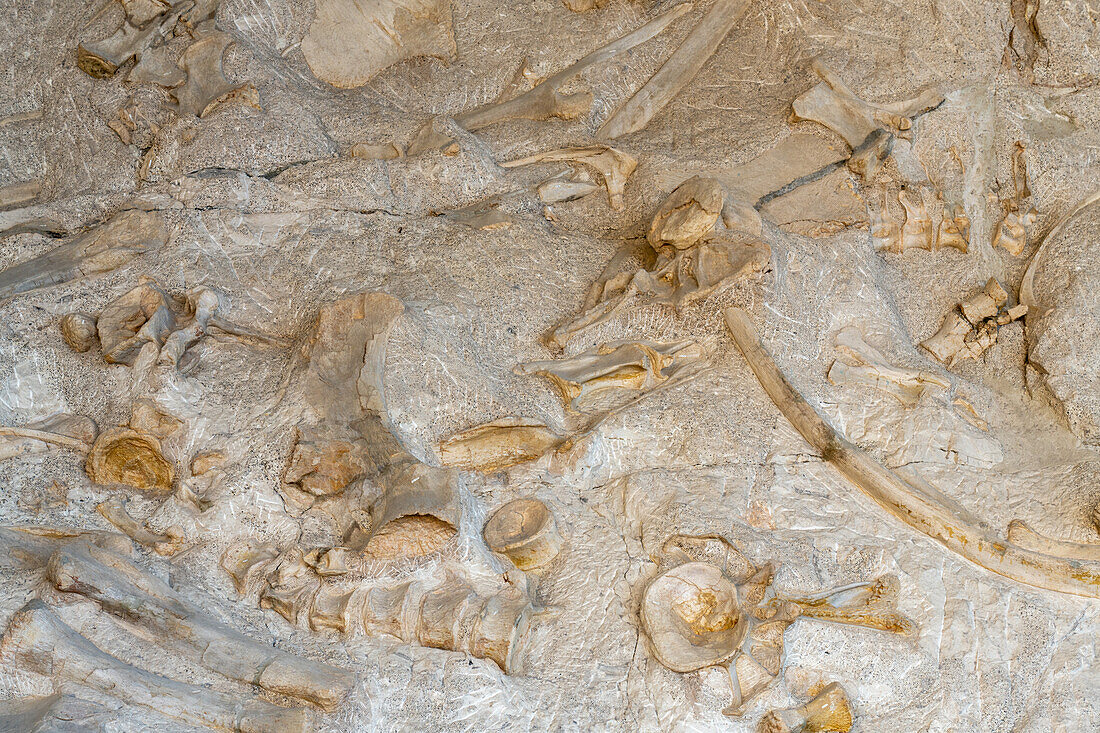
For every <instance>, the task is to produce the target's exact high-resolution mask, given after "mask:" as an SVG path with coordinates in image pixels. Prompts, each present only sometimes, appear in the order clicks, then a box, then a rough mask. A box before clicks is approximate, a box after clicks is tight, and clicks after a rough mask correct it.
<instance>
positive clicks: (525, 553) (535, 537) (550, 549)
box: [482, 497, 563, 571]
mask: <svg viewBox="0 0 1100 733" xmlns="http://www.w3.org/2000/svg"><path fill="white" fill-rule="evenodd" d="M482 536H483V537H484V538H485V544H487V545H488V546H489V549H490V550H492V551H493V552H499V553H501V554H502V555H506V556H507V557H508V559H509V560H511V561H512V562H513V563H514V564H515V566H516V567H517V568H519V569H520V570H524V571H526V570H534V569H536V568H540V567H543V566H544V565H547V564H549V563H550V562H551V561H553V559H554V558H555V557H557V556H558V553H560V552H561V549H562V544H563V540H562V536H561V533H560V532H559V531H558V523H557V520H556V519H555V518H554V513H553V512H552V511H550V509H549V507H547V506H546V504H544V503H542V502H541V501H539V500H538V499H535V498H531V497H528V498H524V499H516V500H514V501H510V502H508V503H507V504H504V505H503V506H500V507H499V508H497V510H496V511H494V512H493V513H492V514H491V515H490V516H489V519H487V520H486V521H485V528H484V529H483V530H482Z"/></svg>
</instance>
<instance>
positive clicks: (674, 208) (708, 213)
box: [646, 176, 726, 249]
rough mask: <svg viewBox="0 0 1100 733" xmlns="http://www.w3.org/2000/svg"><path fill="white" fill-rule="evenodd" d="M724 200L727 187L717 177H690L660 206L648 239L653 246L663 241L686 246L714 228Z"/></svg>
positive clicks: (683, 247) (647, 236)
mask: <svg viewBox="0 0 1100 733" xmlns="http://www.w3.org/2000/svg"><path fill="white" fill-rule="evenodd" d="M725 200H726V192H725V189H723V188H722V184H721V183H720V182H719V181H718V180H716V179H714V178H706V177H703V176H694V177H692V178H689V179H688V180H686V181H684V182H683V183H681V184H680V185H679V186H677V187H676V188H675V190H673V191H672V193H670V194H669V195H668V198H666V199H665V200H664V202H663V203H662V204H661V206H660V207H659V208H658V209H657V213H656V214H654V216H653V221H652V222H651V223H650V225H649V232H648V233H647V234H646V239H647V240H648V241H649V243H650V244H651V245H653V248H654V249H659V248H660V247H661V245H663V244H671V245H672V246H673V247H675V248H676V249H687V248H688V247H690V246H692V245H693V244H695V243H697V242H698V241H699V240H701V239H703V237H705V236H706V235H707V234H708V233H709V232H710V231H711V230H713V229H714V225H715V224H717V223H718V217H719V216H721V214H722V207H723V204H724V202H725Z"/></svg>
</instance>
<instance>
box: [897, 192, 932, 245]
mask: <svg viewBox="0 0 1100 733" xmlns="http://www.w3.org/2000/svg"><path fill="white" fill-rule="evenodd" d="M898 203H900V204H901V207H902V208H903V209H904V210H905V223H904V224H902V225H901V249H902V251H904V250H907V249H910V248H917V249H929V250H930V249H932V244H933V230H932V217H930V216H929V215H928V209H926V208H925V206H924V201H923V199H922V197H921V195H920V191H911V190H909V189H904V188H903V189H901V190H900V191H899V192H898Z"/></svg>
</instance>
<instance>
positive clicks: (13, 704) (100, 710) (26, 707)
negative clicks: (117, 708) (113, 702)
mask: <svg viewBox="0 0 1100 733" xmlns="http://www.w3.org/2000/svg"><path fill="white" fill-rule="evenodd" d="M114 718H115V715H114V713H113V711H111V710H110V709H109V708H107V707H106V706H104V705H100V704H98V703H94V702H89V701H88V700H81V699H80V698H78V697H74V696H72V695H62V694H60V693H54V694H53V695H49V696H47V697H31V698H21V699H12V700H3V701H0V731H4V732H5V733H88V732H90V731H98V732H100V733H102V731H106V730H108V728H107V725H108V724H109V723H110V722H111V721H112V720H113V719H114Z"/></svg>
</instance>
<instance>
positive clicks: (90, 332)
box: [57, 313, 98, 353]
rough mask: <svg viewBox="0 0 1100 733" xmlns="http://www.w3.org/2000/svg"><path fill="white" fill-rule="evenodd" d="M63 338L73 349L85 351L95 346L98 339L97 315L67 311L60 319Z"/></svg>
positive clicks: (59, 325) (59, 324)
mask: <svg viewBox="0 0 1100 733" xmlns="http://www.w3.org/2000/svg"><path fill="white" fill-rule="evenodd" d="M57 325H58V328H59V329H60V331H61V338H63V339H65V343H66V344H68V345H69V348H71V349H72V350H73V351H77V352H80V353H84V352H85V351H89V350H90V349H91V348H92V347H93V346H95V344H96V341H97V340H98V332H97V331H96V319H95V316H91V315H88V314H87V313H66V314H65V315H63V316H61V319H60V320H59V321H58V324H57Z"/></svg>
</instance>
